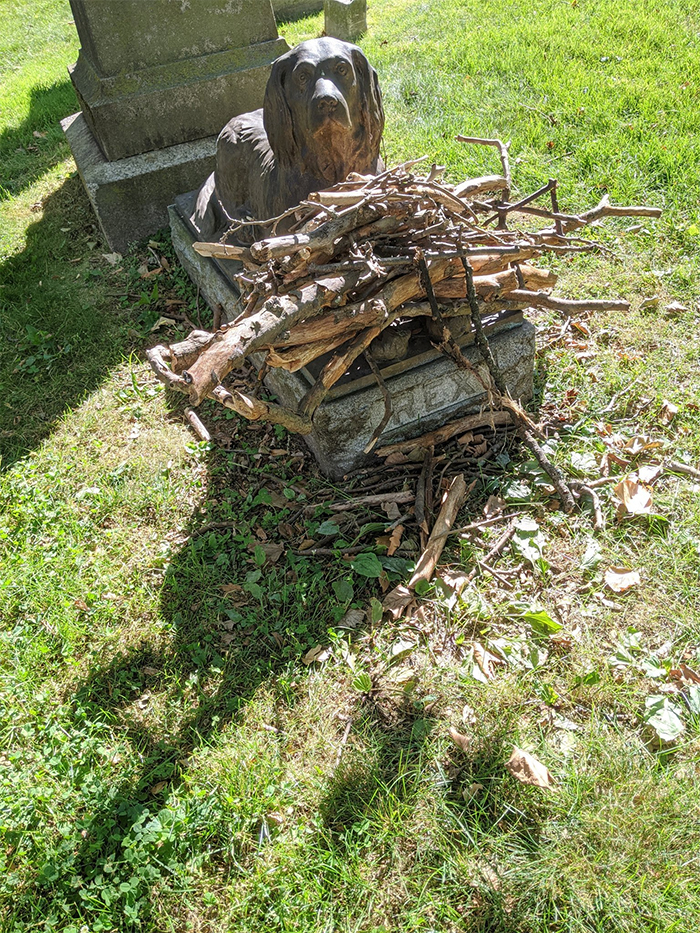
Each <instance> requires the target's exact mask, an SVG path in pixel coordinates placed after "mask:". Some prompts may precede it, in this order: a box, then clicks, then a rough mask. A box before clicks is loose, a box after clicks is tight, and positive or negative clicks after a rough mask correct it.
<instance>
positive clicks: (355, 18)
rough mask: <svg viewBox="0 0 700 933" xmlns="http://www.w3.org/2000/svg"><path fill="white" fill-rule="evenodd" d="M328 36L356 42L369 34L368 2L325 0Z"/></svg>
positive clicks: (360, 0) (359, 0)
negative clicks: (360, 37)
mask: <svg viewBox="0 0 700 933" xmlns="http://www.w3.org/2000/svg"><path fill="white" fill-rule="evenodd" d="M324 11H325V20H326V35H327V36H334V37H335V38H336V39H342V40H343V42H354V40H355V39H357V38H358V37H359V36H361V35H363V33H365V32H367V0H325V6H324Z"/></svg>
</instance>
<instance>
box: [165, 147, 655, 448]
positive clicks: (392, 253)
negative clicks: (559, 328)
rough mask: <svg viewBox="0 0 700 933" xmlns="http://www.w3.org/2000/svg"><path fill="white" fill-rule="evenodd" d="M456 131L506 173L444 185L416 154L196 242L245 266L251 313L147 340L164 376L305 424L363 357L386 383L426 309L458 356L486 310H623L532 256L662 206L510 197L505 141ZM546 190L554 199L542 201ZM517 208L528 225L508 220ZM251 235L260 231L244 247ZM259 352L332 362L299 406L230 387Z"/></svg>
mask: <svg viewBox="0 0 700 933" xmlns="http://www.w3.org/2000/svg"><path fill="white" fill-rule="evenodd" d="M458 138H459V139H461V140H462V141H464V142H468V143H478V144H486V145H492V146H494V147H496V148H497V149H498V150H499V153H500V156H501V161H502V166H503V173H502V174H500V175H490V176H484V177H480V178H472V179H469V180H467V181H465V182H463V183H462V184H459V185H448V184H445V183H442V182H440V181H439V180H438V179H439V178H440V175H441V171H442V170H441V169H439V168H437V167H436V166H433V167H432V169H431V170H430V172H429V173H428V174H427V175H425V176H421V175H418V174H416V172H415V169H416V166H417V165H418V162H420V161H422V160H418V162H409V163H406V164H404V165H401V166H399V167H398V168H395V169H392V170H389V171H386V172H384V173H383V174H381V175H378V176H371V177H369V176H359V175H351V176H349V177H348V179H347V180H346V181H345V182H342V183H340V184H338V185H336V186H335V187H333V188H331V189H329V190H327V191H319V192H316V193H314V194H311V195H310V196H309V199H308V200H307V201H304V202H302V203H301V204H300V205H298V206H297V207H295V208H293V209H291V210H289V211H287V212H286V213H285V214H283V215H281V216H280V217H277V218H271V219H269V220H265V221H250V222H238V223H236V224H235V225H233V226H232V227H231V229H230V230H229V231H228V232H227V234H226V235H225V236H224V237H223V238H222V242H218V243H195V244H194V248H195V249H196V250H197V252H198V253H200V254H201V255H204V256H211V257H214V258H217V259H235V260H238V261H239V262H240V263H241V271H240V273H239V274H237V275H236V276H235V281H236V283H237V285H238V288H239V289H240V292H241V307H242V309H243V310H242V311H241V313H240V315H239V316H238V317H237V318H236V319H235V320H234V321H232V322H230V323H228V324H223V325H221V326H220V327H219V328H218V329H216V330H215V331H214V332H208V331H193V332H192V333H191V334H190V336H189V337H188V338H187V339H186V340H185V341H183V342H181V343H178V344H174V345H172V346H169V347H165V346H157V347H154V348H153V349H151V350H149V351H148V354H147V355H148V359H149V361H150V363H151V366H152V367H153V369H154V371H155V373H156V375H157V376H158V378H159V379H161V380H162V381H163V382H165V383H166V384H167V385H169V386H170V387H171V388H174V389H176V390H178V391H181V392H183V393H185V394H186V395H188V396H189V399H190V402H191V404H192V405H195V406H196V405H198V404H200V403H201V402H202V401H203V400H204V399H205V398H213V399H216V400H217V401H219V402H220V403H221V404H222V405H224V406H225V407H227V408H230V409H233V410H234V411H236V412H238V413H239V414H240V415H242V416H243V417H245V418H248V419H249V420H254V421H257V420H260V421H268V422H274V423H279V424H282V425H284V426H285V427H286V428H287V429H288V430H290V431H293V432H297V433H299V434H308V433H309V432H310V431H311V430H312V419H313V415H314V412H315V410H316V409H317V408H318V406H319V405H320V404H321V402H322V401H323V399H324V398H325V396H326V395H327V393H328V391H329V390H330V389H331V387H332V386H333V385H334V384H335V383H336V382H337V381H338V380H339V379H340V378H341V377H342V376H343V375H344V374H345V373H346V372H347V371H348V369H349V368H350V367H351V366H352V365H353V363H354V362H355V361H356V360H357V359H358V358H359V357H360V356H361V355H362V354H364V355H365V358H366V359H367V362H368V364H369V366H370V368H371V370H372V372H373V373H374V374H375V376H376V378H377V380H378V382H379V383H380V386H381V385H382V377H381V373H380V371H379V367H378V365H377V360H378V359H383V360H388V359H391V354H392V352H393V353H396V354H399V355H400V354H401V352H402V349H401V347H400V346H399V347H398V349H396V347H395V346H394V345H398V344H400V340H393V341H392V339H391V338H392V336H397V337H398V331H399V329H400V327H401V325H402V324H405V322H407V321H409V320H411V319H415V318H423V319H424V320H425V321H426V328H427V330H428V332H429V334H430V335H431V337H432V338H433V339H434V342H435V344H436V345H437V346H438V347H439V348H440V349H441V350H443V351H444V352H445V353H446V354H448V355H450V356H451V357H452V358H454V359H456V361H457V362H458V363H459V359H458V358H457V357H458V356H460V355H461V354H460V353H459V349H458V348H456V344H455V339H454V337H455V336H459V335H464V333H465V332H467V333H469V332H470V331H472V330H473V331H476V330H477V329H478V328H477V324H478V325H479V327H480V325H481V316H482V315H484V316H488V317H491V316H492V315H498V314H504V313H509V312H512V311H514V310H520V309H523V308H546V309H554V310H557V311H560V312H562V313H565V314H567V315H573V314H575V313H577V312H580V311H582V310H586V311H590V310H596V309H597V310H601V309H605V310H611V309H612V310H620V311H624V310H626V309H627V308H628V305H627V303H626V302H624V301H615V300H604V301H592V300H586V301H567V300H564V299H561V298H555V297H553V296H552V294H551V290H552V288H553V286H554V285H555V283H556V276H555V275H553V274H552V273H551V272H549V271H547V270H546V269H542V268H539V267H538V266H536V265H534V264H533V261H534V260H537V259H539V258H541V257H545V256H547V255H548V254H571V253H579V252H584V251H589V250H594V249H597V248H600V247H599V245H598V244H596V243H594V242H592V241H590V240H587V239H581V238H580V237H578V236H576V235H575V234H576V232H577V231H578V230H580V229H582V228H584V227H586V226H588V225H589V224H591V223H593V222H594V221H597V220H599V219H601V218H603V217H608V216H613V217H614V216H625V217H638V216H645V217H656V216H658V215H659V213H660V211H659V210H658V209H655V208H647V207H613V206H611V205H610V204H609V202H608V200H607V197H606V198H603V200H602V201H601V202H600V203H599V204H598V205H597V206H596V207H595V208H593V209H592V210H589V211H587V212H585V213H582V214H578V215H569V214H563V213H561V212H560V210H559V205H558V200H557V183H556V181H555V180H549V181H548V182H547V184H546V185H544V186H542V187H541V188H540V189H538V190H537V191H535V192H533V193H532V194H531V195H529V196H528V197H524V198H521V199H519V200H516V201H513V200H512V199H511V194H510V192H511V175H510V166H509V162H508V152H507V147H506V146H505V145H504V144H503V143H501V142H500V141H498V140H482V139H474V138H469V137H458ZM545 197H546V198H548V201H549V203H548V205H547V206H546V207H543V206H535V202H538V203H540V199H542V198H545ZM513 217H517V218H518V223H519V226H518V227H515V228H512V229H511V228H509V226H508V223H509V221H510V220H511V218H513ZM525 221H529V222H530V227H529V228H528V229H523V224H524V222H525ZM261 230H262V231H263V232H264V234H265V235H264V236H260V231H261ZM251 234H252V237H255V236H258V238H257V239H255V241H254V242H252V243H250V244H249V245H242V242H243V241H245V240H246V239H248V240H250V239H251ZM233 238H235V239H237V240H238V243H234V242H231V240H232V239H233ZM475 316H476V318H478V321H477V320H475ZM380 335H381V339H378V338H380ZM477 336H478V335H477ZM477 342H478V340H477ZM392 347H394V349H392ZM403 352H405V348H404V351H403ZM252 353H260V354H263V355H264V360H265V364H264V367H263V368H264V369H265V368H266V367H282V368H284V369H287V370H289V371H291V372H294V371H296V370H298V369H301V368H302V367H305V366H308V364H309V363H311V362H312V361H314V360H316V359H318V358H319V357H323V358H324V362H323V365H322V366H321V369H320V372H319V374H318V376H317V378H316V381H315V383H314V384H313V385H312V386H311V387H310V388H309V389H308V391H307V392H306V394H305V395H304V397H303V398H302V399H301V401H300V402H299V404H298V406H297V409H296V410H291V409H288V408H284V407H282V406H280V405H277V404H273V403H271V402H268V401H265V400H263V399H260V398H257V397H255V396H254V395H252V394H251V393H250V392H247V391H245V389H242V388H238V387H236V386H235V385H229V386H228V387H227V386H225V385H224V380H225V379H226V378H227V376H229V374H230V373H231V372H232V371H235V370H238V369H240V368H241V367H242V366H243V364H244V361H245V359H246V357H248V356H249V355H250V354H252ZM383 391H385V387H384V390H383ZM375 433H376V436H377V437H378V436H379V433H378V432H375Z"/></svg>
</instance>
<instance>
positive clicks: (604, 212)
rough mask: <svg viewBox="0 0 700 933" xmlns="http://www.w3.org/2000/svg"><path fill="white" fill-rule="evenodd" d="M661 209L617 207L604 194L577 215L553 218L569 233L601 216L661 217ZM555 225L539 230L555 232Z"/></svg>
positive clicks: (543, 232)
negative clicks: (586, 209)
mask: <svg viewBox="0 0 700 933" xmlns="http://www.w3.org/2000/svg"><path fill="white" fill-rule="evenodd" d="M662 214H663V211H662V209H661V208H660V207H646V206H643V205H642V206H640V205H629V206H627V207H618V206H615V205H612V204H611V203H610V196H609V195H607V194H605V195H603V197H602V198H601V199H600V201H599V203H598V204H597V205H596V206H595V207H593V208H591V209H590V210H589V211H584V212H583V213H582V214H578V215H577V216H568V215H565V214H559V215H555V219H556V220H559V221H560V229H561V231H562V232H563V233H570V232H571V231H572V230H579V229H580V228H581V227H586V226H588V225H589V224H592V223H593V222H594V221H596V220H600V219H601V218H602V217H652V218H658V217H661V215H662ZM556 232H557V226H556V224H555V225H554V227H551V228H548V229H545V230H540V233H541V234H543V235H544V234H547V233H556Z"/></svg>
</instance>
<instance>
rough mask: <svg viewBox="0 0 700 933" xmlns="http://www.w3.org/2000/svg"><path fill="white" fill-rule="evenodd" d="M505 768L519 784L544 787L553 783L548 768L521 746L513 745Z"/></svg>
mask: <svg viewBox="0 0 700 933" xmlns="http://www.w3.org/2000/svg"><path fill="white" fill-rule="evenodd" d="M506 770H507V771H509V772H510V774H512V775H513V777H514V778H516V779H517V780H518V781H520V783H521V784H529V785H531V786H532V787H545V788H551V787H552V786H553V784H554V779H553V778H552V775H551V774H550V773H549V769H548V768H547V767H546V766H545V765H543V764H542V762H541V761H538V759H537V758H535V756H534V755H531V754H530V753H529V752H526V751H525V750H524V749H522V748H518V746H517V745H514V746H513V754H512V755H511V756H510V758H509V759H508V761H507V762H506Z"/></svg>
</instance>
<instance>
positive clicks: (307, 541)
mask: <svg viewBox="0 0 700 933" xmlns="http://www.w3.org/2000/svg"><path fill="white" fill-rule="evenodd" d="M315 544H316V542H315V541H314V539H313V538H304V540H303V541H302V542H301V544H300V545H299V550H300V551H308V550H309V548H312V547H313V546H314V545H315Z"/></svg>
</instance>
